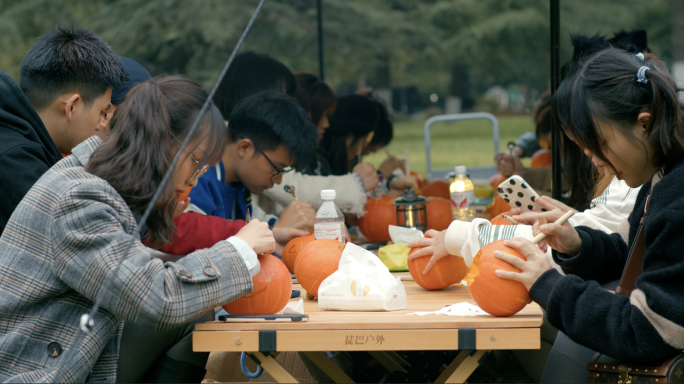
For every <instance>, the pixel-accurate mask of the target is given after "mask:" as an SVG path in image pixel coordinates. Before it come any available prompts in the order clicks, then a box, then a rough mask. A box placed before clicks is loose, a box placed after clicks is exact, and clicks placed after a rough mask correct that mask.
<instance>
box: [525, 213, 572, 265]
mask: <svg viewBox="0 0 684 384" xmlns="http://www.w3.org/2000/svg"><path fill="white" fill-rule="evenodd" d="M564 214H565V212H563V211H561V210H560V209H554V210H553V211H549V212H543V213H539V214H538V215H537V222H536V223H535V224H534V225H533V226H532V234H533V235H535V236H536V235H538V234H539V233H544V234H546V236H547V237H546V238H545V239H544V240H542V241H540V242H539V244H537V245H538V246H539V249H541V250H542V251H544V252H546V246H547V245H548V246H549V247H551V248H553V249H555V250H556V251H558V252H561V253H565V254H567V255H570V256H575V255H576V254H577V253H579V251H580V249H581V248H582V238H581V237H580V235H579V233H577V230H575V227H573V226H572V224H570V222H569V221H566V222H565V223H563V224H561V225H558V224H555V223H554V222H555V221H556V220H558V219H560V218H561V216H563V215H564Z"/></svg>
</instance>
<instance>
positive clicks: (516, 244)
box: [494, 237, 551, 291]
mask: <svg viewBox="0 0 684 384" xmlns="http://www.w3.org/2000/svg"><path fill="white" fill-rule="evenodd" d="M504 245H506V246H508V247H511V248H513V249H515V250H516V251H518V252H520V254H522V255H525V257H527V261H525V260H522V259H520V258H518V257H516V256H513V255H510V254H508V253H504V252H501V251H495V252H494V256H495V257H496V258H498V259H501V260H503V261H505V262H507V263H509V264H511V265H512V266H514V267H516V268H518V269H520V272H511V271H505V270H503V269H498V270H496V272H495V273H496V275H497V276H499V277H501V278H503V279H510V280H515V281H519V282H521V283H522V284H523V285H524V286H525V288H527V290H528V291H529V290H530V288H532V285H534V283H535V282H536V281H537V280H538V279H539V277H540V276H541V275H542V274H543V273H544V272H546V271H548V270H549V269H550V268H551V263H550V262H549V258H548V257H546V254H545V253H544V252H542V251H541V250H540V249H539V248H538V247H535V245H534V244H533V243H532V242H531V241H529V240H527V239H523V238H520V237H515V238H513V239H510V240H506V241H504Z"/></svg>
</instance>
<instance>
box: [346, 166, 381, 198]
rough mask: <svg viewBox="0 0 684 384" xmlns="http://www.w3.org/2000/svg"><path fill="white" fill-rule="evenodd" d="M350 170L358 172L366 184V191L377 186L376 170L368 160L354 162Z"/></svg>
mask: <svg viewBox="0 0 684 384" xmlns="http://www.w3.org/2000/svg"><path fill="white" fill-rule="evenodd" d="M352 172H354V173H358V174H359V175H360V176H361V178H362V179H363V183H364V184H365V186H366V192H370V191H372V190H374V189H375V187H377V186H378V172H377V171H376V170H375V167H374V166H373V164H371V163H368V162H363V163H359V164H356V166H355V167H354V169H352Z"/></svg>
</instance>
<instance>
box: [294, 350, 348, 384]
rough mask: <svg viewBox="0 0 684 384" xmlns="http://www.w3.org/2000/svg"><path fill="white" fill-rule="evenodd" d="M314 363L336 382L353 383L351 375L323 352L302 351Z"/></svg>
mask: <svg viewBox="0 0 684 384" xmlns="http://www.w3.org/2000/svg"><path fill="white" fill-rule="evenodd" d="M301 353H302V354H303V355H304V356H306V357H307V358H308V359H309V360H311V362H312V363H314V364H315V365H316V366H317V367H318V368H320V370H321V371H323V373H325V374H326V375H328V377H329V378H331V379H332V381H334V382H336V383H353V382H354V381H353V380H352V379H351V377H349V376H347V374H346V373H344V372H343V371H342V370H341V369H340V368H339V367H338V366H337V365H335V364H334V363H333V362H332V361H330V359H328V358H327V357H325V355H324V354H323V353H322V352H301Z"/></svg>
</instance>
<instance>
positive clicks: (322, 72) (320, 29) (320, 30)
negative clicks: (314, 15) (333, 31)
mask: <svg viewBox="0 0 684 384" xmlns="http://www.w3.org/2000/svg"><path fill="white" fill-rule="evenodd" d="M321 1H322V0H316V5H317V6H318V73H319V77H320V78H321V80H323V81H325V69H324V68H325V65H324V64H323V5H322V4H321Z"/></svg>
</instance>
